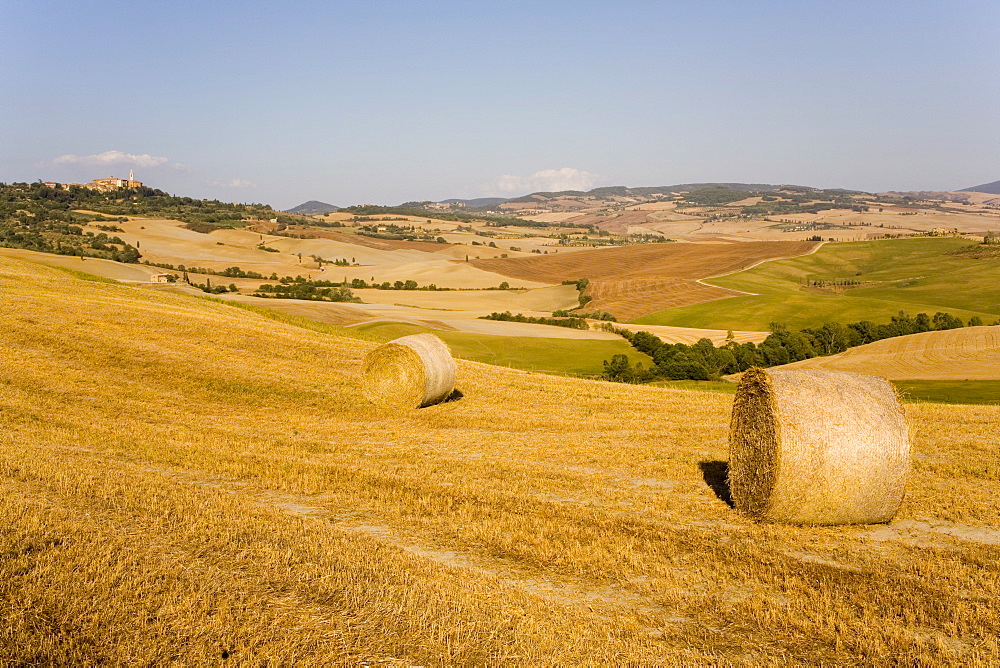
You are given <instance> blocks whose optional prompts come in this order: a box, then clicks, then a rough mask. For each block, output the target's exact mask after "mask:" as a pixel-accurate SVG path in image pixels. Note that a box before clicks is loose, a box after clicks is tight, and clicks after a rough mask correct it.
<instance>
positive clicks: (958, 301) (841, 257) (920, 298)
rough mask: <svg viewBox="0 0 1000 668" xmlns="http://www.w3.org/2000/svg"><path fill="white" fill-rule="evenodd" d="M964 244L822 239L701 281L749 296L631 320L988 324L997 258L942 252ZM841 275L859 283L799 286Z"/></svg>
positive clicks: (997, 301)
mask: <svg viewBox="0 0 1000 668" xmlns="http://www.w3.org/2000/svg"><path fill="white" fill-rule="evenodd" d="M970 243H971V242H970V241H968V240H965V239H953V238H917V239H890V240H882V241H865V242H847V243H829V244H826V245H824V246H823V247H822V248H820V249H819V250H818V251H817V252H816V253H813V254H812V255H804V256H802V257H798V258H793V259H791V260H778V261H774V262H765V263H764V264H762V265H760V266H758V267H755V268H753V269H749V270H747V271H742V272H739V273H736V274H730V275H729V276H724V277H720V278H713V279H712V280H711V281H706V282H710V283H712V284H713V285H718V286H720V287H724V288H731V289H734V290H741V291H744V292H752V293H755V294H754V295H748V296H745V297H733V298H729V299H720V300H717V301H711V302H705V303H703V304H695V305H692V306H684V307H681V308H675V309H669V310H667V311H660V312H659V313H654V314H652V315H648V316H644V317H642V318H638V319H636V320H634V321H633V322H635V323H638V324H644V325H672V326H675V327H699V328H709V329H733V330H741V329H742V330H766V329H767V328H768V325H769V324H770V323H772V322H781V323H784V324H786V325H788V326H789V327H790V328H792V329H802V328H806V327H818V326H821V325H822V324H823V323H824V322H829V321H836V322H841V323H845V324H846V323H849V322H857V321H859V320H873V321H875V322H876V323H883V322H888V321H889V318H890V317H891V316H893V315H896V314H897V313H898V312H899V311H906V312H908V313H910V314H911V315H915V314H917V313H921V312H923V313H927V314H928V315H933V314H934V313H936V312H937V311H946V312H948V313H951V314H952V315H955V316H957V317H959V318H961V319H962V320H963V321H966V322H968V320H969V318H971V317H972V316H976V315H978V316H979V317H981V318H982V319H983V321H984V322H985V323H986V324H990V323H993V322H995V321H996V320H997V318H998V317H1000V288H998V287H997V286H998V285H1000V259H996V258H985V259H970V258H961V257H956V256H954V255H948V254H947V253H948V251H951V250H954V249H956V248H961V247H963V246H968V245H969V244H970ZM846 279H854V280H858V281H863V282H864V284H863V285H861V286H859V287H852V288H848V289H845V290H842V291H840V292H838V291H836V290H835V289H832V288H829V287H826V288H820V287H811V286H808V285H806V283H809V282H812V281H817V280H823V281H827V282H830V281H843V280H846Z"/></svg>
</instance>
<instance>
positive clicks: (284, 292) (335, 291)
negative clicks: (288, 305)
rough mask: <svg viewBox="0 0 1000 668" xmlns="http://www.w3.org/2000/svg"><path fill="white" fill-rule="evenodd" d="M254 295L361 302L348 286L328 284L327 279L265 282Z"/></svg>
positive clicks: (318, 300) (321, 300) (320, 300)
mask: <svg viewBox="0 0 1000 668" xmlns="http://www.w3.org/2000/svg"><path fill="white" fill-rule="evenodd" d="M324 284H327V285H324ZM254 297H269V298H272V299H306V300H309V301H315V302H357V303H360V302H361V300H360V299H358V298H357V297H355V296H354V294H353V293H352V292H351V289H350V288H347V287H344V286H342V285H339V284H329V281H315V282H312V281H303V282H293V283H288V284H281V283H279V284H278V285H271V284H269V283H265V284H264V285H261V286H260V287H259V288H257V291H256V292H255V293H254Z"/></svg>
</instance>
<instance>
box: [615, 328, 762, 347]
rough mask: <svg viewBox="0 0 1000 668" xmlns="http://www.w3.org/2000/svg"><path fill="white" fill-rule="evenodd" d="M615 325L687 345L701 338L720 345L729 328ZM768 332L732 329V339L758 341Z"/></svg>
mask: <svg viewBox="0 0 1000 668" xmlns="http://www.w3.org/2000/svg"><path fill="white" fill-rule="evenodd" d="M615 327H621V328H623V329H628V330H630V331H633V332H649V333H650V334H655V335H656V336H657V337H659V339H660V340H661V341H663V342H664V343H686V344H688V345H690V344H692V343H697V342H698V341H700V340H701V339H708V340H709V341H711V342H712V343H714V344H715V345H716V346H721V345H722V344H724V343H725V342H726V339H727V337H728V336H729V330H725V329H698V328H695V327H667V326H665V325H633V324H630V323H627V322H626V323H619V324H617V325H615ZM770 334H771V333H770V332H743V331H739V330H735V331H733V340H734V341H736V343H749V342H753V343H760V342H762V341H763V340H764V339H766V338H767V337H768V336H770Z"/></svg>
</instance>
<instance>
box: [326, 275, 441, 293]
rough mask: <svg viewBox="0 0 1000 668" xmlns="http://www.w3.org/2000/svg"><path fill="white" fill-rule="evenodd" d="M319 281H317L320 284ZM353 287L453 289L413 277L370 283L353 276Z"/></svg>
mask: <svg viewBox="0 0 1000 668" xmlns="http://www.w3.org/2000/svg"><path fill="white" fill-rule="evenodd" d="M318 283H319V282H317V284H318ZM330 285H343V286H345V287H347V286H348V284H347V283H331V284H330ZM349 287H352V288H357V289H361V288H373V289H375V290H431V291H443V290H451V288H439V287H438V286H436V285H434V284H433V283H431V284H429V285H420V284H418V283H417V282H416V281H414V280H413V279H409V280H406V281H391V282H390V281H382V282H381V283H375V282H372V283H369V282H368V281H366V280H365V279H363V278H352V279H351V281H350V284H349Z"/></svg>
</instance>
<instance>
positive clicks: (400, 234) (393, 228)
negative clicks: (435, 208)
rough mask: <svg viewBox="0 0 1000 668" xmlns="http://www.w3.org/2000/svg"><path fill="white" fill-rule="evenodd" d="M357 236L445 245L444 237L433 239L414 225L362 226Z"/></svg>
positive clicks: (429, 234)
mask: <svg viewBox="0 0 1000 668" xmlns="http://www.w3.org/2000/svg"><path fill="white" fill-rule="evenodd" d="M358 234H359V235H361V236H363V237H373V238H375V239H387V240H390V241H426V242H428V243H438V244H446V243H448V241H447V240H446V239H445V238H444V237H440V236H439V237H435V236H434V235H433V234H431V233H429V232H424V231H422V230H418V229H417V227H416V226H415V225H392V224H389V225H362V226H361V228H360V229H359V230H358Z"/></svg>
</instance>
